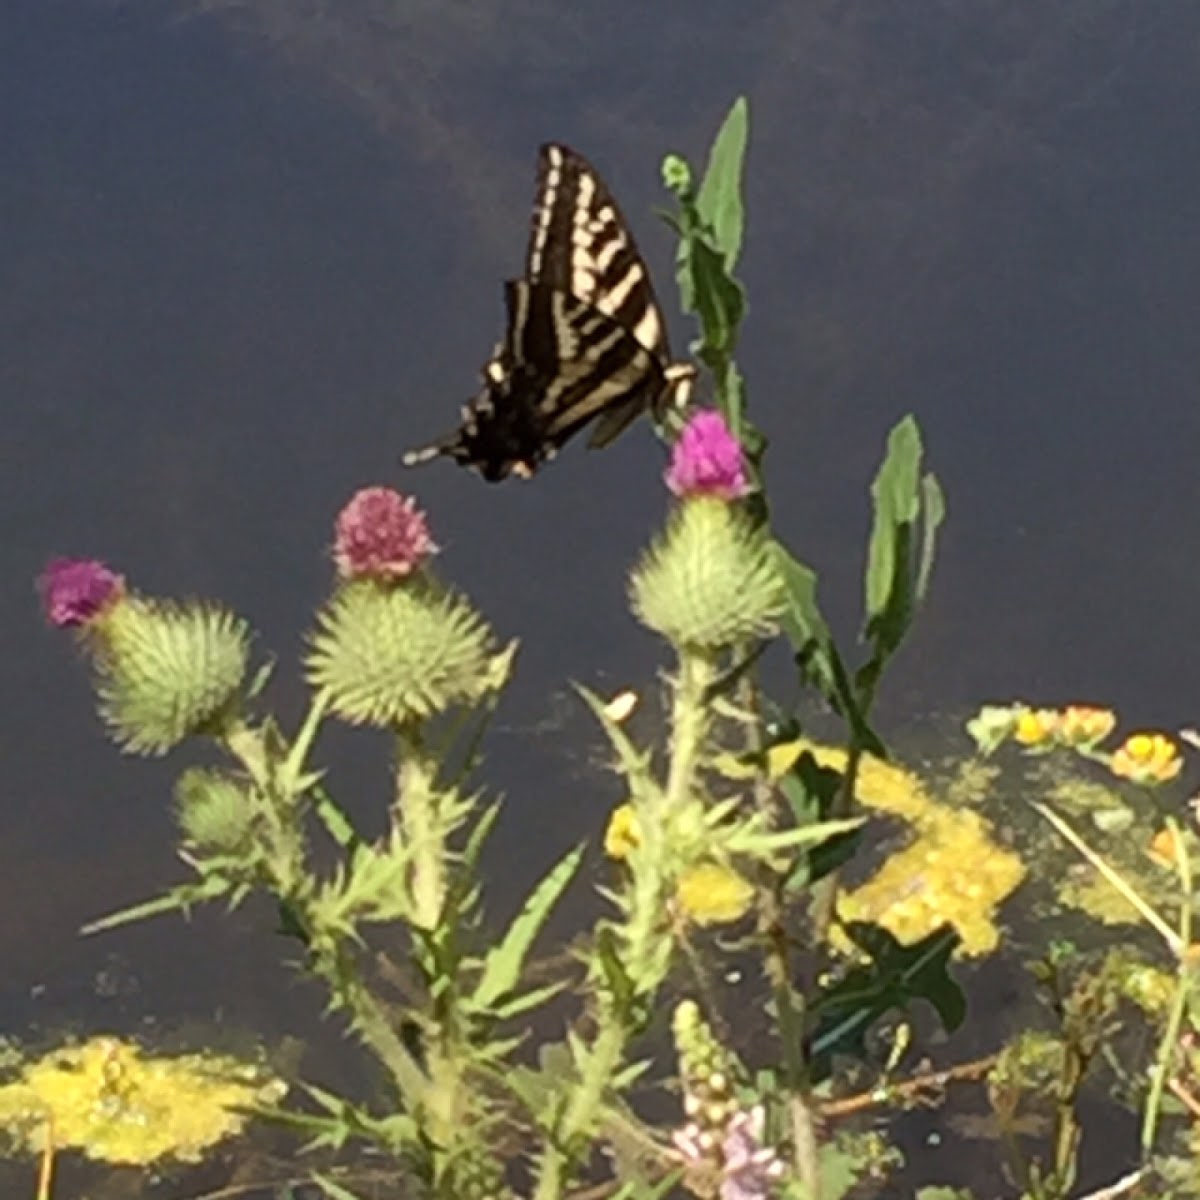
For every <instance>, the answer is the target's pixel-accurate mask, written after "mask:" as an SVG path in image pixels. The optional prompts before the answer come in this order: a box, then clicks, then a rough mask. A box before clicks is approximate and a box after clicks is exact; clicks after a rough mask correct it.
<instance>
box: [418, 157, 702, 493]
mask: <svg viewBox="0 0 1200 1200" xmlns="http://www.w3.org/2000/svg"><path fill="white" fill-rule="evenodd" d="M504 304H505V311H506V313H507V318H508V319H507V324H506V327H505V330H504V338H503V340H502V341H501V342H500V344H499V345H498V346H497V347H496V350H495V353H494V354H493V355H492V357H491V358H490V359H489V360H488V362H487V363H486V364H485V366H484V368H483V371H482V375H483V386H482V388H481V389H480V391H479V392H478V394H477V395H476V396H475V398H474V399H473V400H471V401H470V402H469V403H468V404H467V405H465V406H464V408H463V411H462V425H461V426H460V427H459V428H458V429H456V430H455V431H454V432H453V433H450V434H447V435H446V436H445V437H442V438H439V439H438V440H437V441H435V442H432V443H431V444H429V445H428V446H423V447H421V448H420V449H417V450H410V451H409V452H408V453H407V454H405V455H404V458H403V462H404V465H405V466H416V465H418V464H420V463H425V462H429V461H431V460H432V459H435V458H439V457H446V458H451V459H453V460H454V461H455V462H457V463H459V464H460V465H461V466H464V467H470V468H472V469H473V470H476V471H478V472H479V473H480V475H482V476H483V478H484V479H487V480H490V481H493V482H494V481H497V480H501V479H504V478H506V477H507V476H509V475H517V476H521V477H524V478H528V477H529V476H531V475H532V474H533V473H534V472H535V471H536V470H537V469H538V468H539V467H540V466H541V465H542V464H543V463H545V462H547V461H548V460H549V459H551V458H553V457H554V455H555V454H556V453H557V451H558V450H559V448H560V447H561V446H562V445H563V444H564V443H565V442H567V441H568V440H569V439H570V438H571V437H573V436H574V435H575V434H576V433H577V432H579V430H581V429H582V428H583V427H584V426H586V425H589V424H591V423H592V422H595V426H594V428H593V430H592V435H591V439H590V443H589V444H590V445H592V446H606V445H608V443H609V442H611V441H612V440H613V439H614V438H615V437H616V436H617V435H618V434H619V433H621V431H622V430H624V429H625V427H626V426H627V425H629V423H630V422H631V421H633V420H634V419H635V418H636V417H637V416H638V414H639V413H642V412H644V411H647V410H650V411H653V412H654V413H656V415H658V416H660V417H661V416H663V415H664V414H665V413H666V412H668V411H669V410H670V409H671V408H673V407H682V406H683V405H685V404H686V402H687V396H688V394H689V392H690V387H691V382H692V380H693V379H694V378H695V368H694V367H693V366H691V365H690V364H687V363H676V362H673V361H672V359H671V352H670V348H669V346H668V343H667V330H666V324H665V322H664V321H663V316H662V312H661V311H660V309H659V307H658V301H657V300H656V299H655V296H654V287H653V285H652V284H651V282H650V273H649V270H648V269H647V267H646V264H645V262H644V261H643V259H642V256H641V254H640V253H639V252H638V248H637V244H636V243H635V242H634V240H633V234H632V233H631V232H630V230H629V226H628V225H627V224H626V222H625V218H624V217H623V216H622V215H621V210H620V209H619V208H618V207H617V203H616V201H615V200H614V199H613V197H612V193H611V192H610V191H609V190H608V187H607V186H606V185H605V183H604V181H603V180H602V179H601V178H600V176H599V175H597V174H596V172H595V170H594V169H593V168H592V167H591V166H590V165H589V164H588V162H587V160H586V159H585V158H584V157H583V156H582V155H580V154H577V153H576V152H575V151H574V150H572V149H570V148H569V147H567V146H563V145H561V144H558V143H553V142H552V143H548V144H546V145H544V146H542V148H541V150H540V151H539V155H538V182H537V196H536V200H535V202H534V209H533V220H532V227H531V229H530V234H529V247H528V250H527V252H526V255H525V274H524V276H523V277H522V278H520V279H512V280H509V281H508V282H507V283H505V285H504Z"/></svg>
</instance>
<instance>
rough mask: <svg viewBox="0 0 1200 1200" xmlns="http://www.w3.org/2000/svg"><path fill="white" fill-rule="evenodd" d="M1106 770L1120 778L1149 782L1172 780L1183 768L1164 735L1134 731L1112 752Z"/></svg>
mask: <svg viewBox="0 0 1200 1200" xmlns="http://www.w3.org/2000/svg"><path fill="white" fill-rule="evenodd" d="M1109 769H1110V770H1111V771H1112V773H1113V774H1114V775H1119V776H1120V777H1121V778H1122V779H1130V780H1132V781H1133V782H1134V783H1140V784H1144V785H1153V784H1159V783H1167V782H1169V781H1170V780H1172V779H1174V778H1175V776H1176V775H1178V774H1179V772H1180V771H1182V770H1183V759H1182V758H1180V756H1179V747H1178V746H1177V745H1176V744H1175V743H1174V742H1173V741H1172V740H1171V739H1170V738H1169V737H1167V736H1166V734H1163V733H1135V734H1132V735H1130V736H1129V737H1127V738H1126V739H1125V741H1124V742H1122V743H1121V745H1120V746H1118V747H1117V749H1116V750H1115V751H1114V752H1113V756H1112V758H1111V759H1110V760H1109Z"/></svg>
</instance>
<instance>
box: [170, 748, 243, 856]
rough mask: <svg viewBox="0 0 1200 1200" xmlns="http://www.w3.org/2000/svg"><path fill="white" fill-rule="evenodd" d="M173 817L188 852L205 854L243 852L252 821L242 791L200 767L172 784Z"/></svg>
mask: <svg viewBox="0 0 1200 1200" xmlns="http://www.w3.org/2000/svg"><path fill="white" fill-rule="evenodd" d="M175 817H176V820H177V821H178V822H179V828H180V831H181V832H182V833H183V838H184V842H185V843H186V845H187V846H188V847H189V849H192V850H196V851H199V852H200V853H208V854H233V853H237V852H239V851H242V850H244V849H245V845H246V840H247V838H248V836H249V834H250V831H251V826H252V825H253V821H254V813H253V809H252V808H251V805H250V798H249V796H247V795H246V790H245V788H244V787H243V786H242V785H241V784H239V783H238V782H237V781H236V780H233V779H231V778H230V777H229V776H228V775H225V774H223V773H222V772H220V771H212V770H205V769H203V768H200V767H190V768H189V769H188V770H186V771H184V773H183V774H182V775H181V776H180V777H179V780H178V782H177V783H176V784H175Z"/></svg>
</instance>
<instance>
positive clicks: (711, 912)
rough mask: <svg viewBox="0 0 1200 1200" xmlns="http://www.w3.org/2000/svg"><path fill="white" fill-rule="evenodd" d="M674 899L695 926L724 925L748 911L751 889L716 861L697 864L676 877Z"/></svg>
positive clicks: (744, 881)
mask: <svg viewBox="0 0 1200 1200" xmlns="http://www.w3.org/2000/svg"><path fill="white" fill-rule="evenodd" d="M675 900H676V902H677V903H678V905H679V907H680V908H681V909H682V910H683V911H684V913H686V914H687V917H688V919H689V920H692V921H694V922H695V923H696V924H697V925H725V924H728V923H729V922H731V921H737V920H739V919H740V918H742V917H744V916H745V915H746V914H747V913H748V912H749V911H750V905H751V904H752V903H753V902H754V888H753V887H752V886H751V884H749V883H748V882H747V881H746V880H745V879H743V878H742V877H741V876H740V875H739V874H738V873H737V872H736V871H734V870H731V869H730V868H729V867H723V866H721V864H720V863H714V862H708V863H700V865H699V866H695V867H689V868H688V869H687V870H686V871H684V873H683V874H682V875H681V876H680V877H679V883H678V884H677V885H676V888H675Z"/></svg>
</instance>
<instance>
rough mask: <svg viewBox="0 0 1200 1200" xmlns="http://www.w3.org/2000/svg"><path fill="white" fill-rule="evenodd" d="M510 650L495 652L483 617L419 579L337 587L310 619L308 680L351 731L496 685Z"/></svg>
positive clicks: (430, 710) (474, 696)
mask: <svg viewBox="0 0 1200 1200" xmlns="http://www.w3.org/2000/svg"><path fill="white" fill-rule="evenodd" d="M514 648H515V647H510V648H509V649H506V650H503V651H500V652H497V651H496V648H495V637H494V635H493V634H492V631H491V629H490V628H489V627H488V626H487V624H486V623H485V622H484V620H483V618H482V617H481V616H480V615H479V614H478V613H477V612H476V611H475V610H474V609H473V608H472V607H471V606H470V604H469V603H468V602H467V601H466V600H465V599H464V598H463V597H461V596H458V595H456V594H455V593H454V592H451V591H449V590H447V589H445V588H443V587H441V586H439V585H437V584H435V583H433V582H431V581H430V580H428V579H427V578H424V577H422V578H414V579H413V580H412V581H411V582H409V583H406V584H404V585H403V586H393V585H390V584H388V583H383V582H378V581H376V580H373V579H359V580H355V581H352V582H349V583H346V584H343V585H342V586H341V587H340V588H338V590H337V591H336V592H335V593H334V595H333V598H332V599H331V600H330V601H329V603H328V604H327V605H326V606H325V608H324V609H323V610H322V611H321V612H320V613H319V614H318V616H317V630H316V632H315V633H314V634H313V637H312V652H311V653H310V654H309V657H308V677H309V681H310V682H311V683H312V685H313V686H314V687H317V688H323V689H325V690H326V691H328V693H329V696H330V702H331V707H332V711H334V712H335V713H337V715H338V716H340V717H341V718H342V720H344V721H348V722H349V723H350V724H352V725H376V726H392V725H398V724H403V723H404V722H406V721H411V720H421V719H424V718H426V717H430V716H432V715H434V714H435V713H439V712H444V711H445V710H446V709H448V708H450V707H452V706H453V705H456V704H469V703H471V702H473V701H476V700H478V699H480V698H481V697H483V696H485V695H487V694H488V693H489V692H491V691H494V690H495V689H496V688H498V687H500V686H501V685H502V684H503V683H504V681H505V679H507V677H508V671H509V666H510V664H511V660H512V653H513V649H514Z"/></svg>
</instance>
